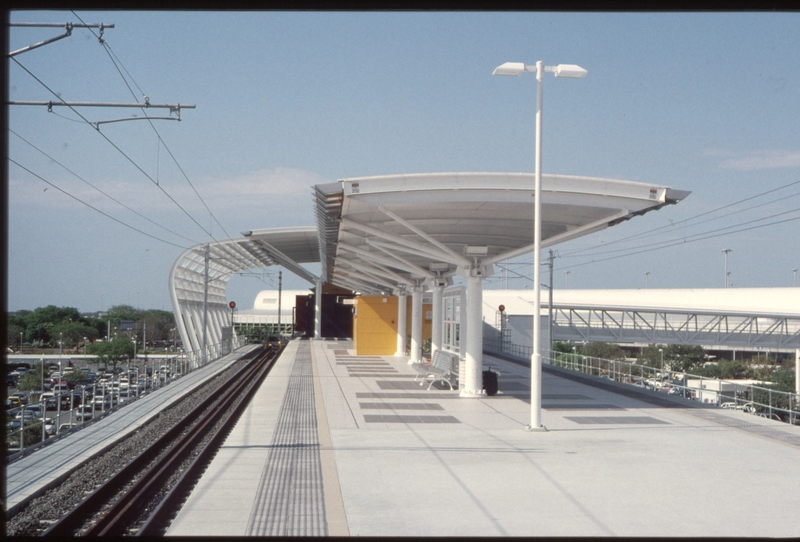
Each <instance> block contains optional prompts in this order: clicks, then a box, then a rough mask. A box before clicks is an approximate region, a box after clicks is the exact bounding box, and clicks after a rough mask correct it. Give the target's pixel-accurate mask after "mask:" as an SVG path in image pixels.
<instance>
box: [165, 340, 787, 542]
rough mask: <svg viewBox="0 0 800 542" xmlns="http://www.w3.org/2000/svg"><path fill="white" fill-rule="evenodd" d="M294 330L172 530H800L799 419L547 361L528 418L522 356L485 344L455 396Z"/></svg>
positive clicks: (783, 533)
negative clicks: (476, 370)
mask: <svg viewBox="0 0 800 542" xmlns="http://www.w3.org/2000/svg"><path fill="white" fill-rule="evenodd" d="M303 342H304V343H305V345H306V346H305V347H303V346H302V344H301V341H293V342H292V343H290V345H289V347H287V350H286V351H285V352H284V354H283V356H282V357H281V359H280V360H279V362H278V363H277V364H276V366H275V367H274V369H273V371H272V373H271V375H270V376H269V377H268V378H267V380H266V382H265V384H264V386H263V387H262V389H261V390H260V391H259V392H258V394H257V396H256V398H255V401H254V403H253V404H252V405H251V406H250V408H249V409H248V410H247V412H246V413H245V414H244V415H243V417H242V418H241V421H240V423H239V426H238V427H237V428H236V429H235V430H234V431H233V432H232V434H231V435H230V437H229V438H228V441H227V442H226V443H225V445H224V447H223V449H222V450H221V451H220V452H219V454H218V455H217V457H216V458H215V460H214V462H213V463H212V464H211V466H210V467H209V469H208V471H207V473H206V477H205V478H204V479H203V480H202V481H201V482H200V483H199V485H198V486H197V488H196V489H195V491H194V493H193V494H192V496H191V497H190V499H189V501H188V502H187V503H186V506H185V507H184V509H183V510H182V511H181V513H180V514H179V515H178V517H177V518H176V519H175V521H174V522H173V525H172V527H171V528H170V530H169V532H168V533H167V534H168V535H170V536H171V535H180V536H220V535H221V536H242V535H264V534H277V535H306V534H321V535H350V536H461V535H465V536H637V537H638V536H726V537H727V536H747V537H752V536H769V537H798V536H800V522H798V521H797V514H798V511H800V484H798V480H800V427H797V426H789V425H786V424H783V423H780V422H775V421H771V420H767V419H763V418H756V417H755V416H752V415H750V414H746V413H742V412H736V411H727V410H723V409H717V408H709V407H708V406H707V405H702V404H698V403H694V402H691V401H685V400H683V399H680V398H672V397H667V396H666V395H665V394H663V393H657V392H649V391H645V390H639V389H634V388H631V387H629V386H625V385H622V384H617V383H615V382H610V381H608V380H601V379H598V378H594V377H586V376H583V375H579V374H576V373H572V372H569V371H562V370H559V369H554V368H546V369H545V373H544V375H543V397H542V405H543V413H542V422H543V424H544V425H545V426H546V428H547V431H546V432H528V431H526V430H525V426H526V425H528V424H529V423H530V402H529V394H530V391H529V390H530V388H529V384H530V383H529V378H530V376H529V375H530V372H529V370H528V369H527V368H525V367H521V366H519V365H515V364H513V363H509V362H506V361H503V360H499V359H496V358H492V357H491V356H485V357H484V364H485V365H490V366H492V367H494V368H495V369H497V370H498V371H499V372H500V373H501V376H500V390H501V391H500V393H498V395H496V396H494V397H483V398H470V399H466V398H460V397H459V396H458V392H457V391H450V390H449V389H443V390H441V389H436V388H434V389H431V390H430V391H426V389H425V388H423V387H420V386H419V385H418V383H415V382H414V376H415V375H416V373H415V372H414V371H413V369H411V368H410V367H409V366H408V365H407V363H406V359H405V358H399V357H381V356H365V357H357V356H354V351H353V350H352V345H351V344H349V343H347V342H336V341H303ZM302 348H306V350H303V349H302ZM304 352H309V353H310V358H311V364H310V366H309V365H308V362H307V361H303V362H302V364H303V365H302V366H303V367H305V368H304V369H302V370H301V369H299V367H301V362H300V358H303V359H305V357H304V356H306V354H304ZM298 354H299V355H300V358H298V359H297V361H295V357H296V356H298ZM299 382H302V383H303V384H297V383H299ZM445 388H446V387H445ZM293 390H294V391H293ZM298 390H305V391H298ZM297 394H303V396H304V397H306V399H304V400H307V398H308V395H309V394H310V396H311V399H310V400H311V403H303V404H301V403H295V402H292V401H291V400H290V398H291V397H292V396H294V395H297ZM306 422H307V423H306ZM309 427H313V428H315V432H316V434H314V435H310V433H309ZM287 428H288V429H287ZM287 432H288V433H292V432H294V433H295V435H294V436H291V435H289V436H287ZM279 433H280V434H281V435H282V436H279V435H278V434H279ZM281 439H282V440H281ZM287 454H288V455H287ZM303 454H305V455H303ZM276 463H279V465H278V466H277V467H276Z"/></svg>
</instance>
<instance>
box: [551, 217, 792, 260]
mask: <svg viewBox="0 0 800 542" xmlns="http://www.w3.org/2000/svg"><path fill="white" fill-rule="evenodd" d="M799 211H800V209H791V210H789V211H783V212H781V213H775V214H772V215H769V216H764V217H761V218H756V219H753V220H748V221H746V222H739V223H737V224H733V225H731V226H725V227H724V228H718V229H716V230H710V231H703V232H700V233H695V234H692V235H689V236H686V235H684V236H683V237H678V238H671V239H666V240H664V241H659V242H656V243H651V244H649V245H638V246H634V247H628V248H619V249H614V250H606V251H601V252H594V253H593V255H597V254H601V255H602V254H613V253H615V252H625V251H629V250H637V249H639V248H644V247H652V248H658V246H657V245H664V244H667V245H668V246H673V245H672V244H671V243H673V242H675V241H679V240H681V239H683V242H688V241H693V240H694V239H692V238H693V237H699V236H702V235H708V234H711V233H717V232H722V231H725V230H729V229H731V228H738V227H740V226H745V225H747V224H754V223H756V222H761V221H762V220H768V219H770V218H777V217H779V216H783V215H787V214H790V213H796V212H799ZM779 223H780V222H775V224H779ZM738 231H746V230H737V232H738ZM729 233H736V232H729ZM723 235H728V234H723ZM705 238H707V237H703V239H705ZM609 244H611V243H609ZM637 254H638V253H637ZM565 257H568V258H580V257H583V256H580V255H575V254H571V255H569V256H565Z"/></svg>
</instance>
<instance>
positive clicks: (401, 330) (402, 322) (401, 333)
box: [394, 290, 407, 356]
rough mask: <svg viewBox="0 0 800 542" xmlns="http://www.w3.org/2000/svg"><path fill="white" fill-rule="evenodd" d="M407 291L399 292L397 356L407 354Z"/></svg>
mask: <svg viewBox="0 0 800 542" xmlns="http://www.w3.org/2000/svg"><path fill="white" fill-rule="evenodd" d="M406 305H407V303H406V292H405V290H401V291H400V292H398V294H397V352H395V354H394V355H395V356H405V355H406Z"/></svg>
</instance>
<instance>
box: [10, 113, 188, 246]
mask: <svg viewBox="0 0 800 542" xmlns="http://www.w3.org/2000/svg"><path fill="white" fill-rule="evenodd" d="M76 122H78V121H76ZM8 131H9V132H11V133H12V134H14V135H15V136H17V137H18V138H20V139H21V140H22V141H24V142H25V143H27V144H28V145H30V146H31V147H33V148H34V149H36V150H37V151H39V152H40V153H41V154H43V155H44V156H45V157H46V158H48V159H49V160H52V161H53V162H54V163H56V164H58V165H59V166H61V167H62V168H64V169H65V170H67V171H68V172H69V173H71V174H72V175H74V176H75V177H77V178H78V179H80V180H81V181H83V182H84V183H86V184H87V185H89V186H91V187H92V188H94V189H95V190H97V191H98V192H100V193H101V194H103V195H104V196H105V197H107V198H108V199H110V200H111V201H113V202H114V203H117V204H119V205H121V206H122V207H124V208H125V209H127V210H129V211H130V212H132V213H134V214H135V215H137V216H139V217H141V218H143V219H145V220H146V221H148V222H150V223H151V224H153V225H154V226H157V227H159V228H161V229H163V230H164V231H167V232H169V233H171V234H173V235H176V236H178V237H180V238H181V239H185V240H187V241H189V242H191V243H195V244H197V243H198V241H195V240H194V239H190V238H189V237H185V236H183V235H181V234H179V233H177V232H174V231H172V230H170V229H169V228H167V227H165V226H162V225H161V224H159V223H157V222H155V221H153V220H151V219H149V218H147V217H146V216H144V215H143V214H141V213H139V212H138V211H135V210H134V209H132V208H130V207H128V206H127V205H125V204H124V203H122V202H121V201H119V200H118V199H116V198H114V197H113V196H111V195H110V194H107V193H106V192H104V191H103V190H101V189H100V188H98V187H96V186H95V185H93V184H92V183H90V182H89V181H87V180H86V179H84V178H83V177H81V176H80V175H78V174H77V173H75V172H74V171H72V170H71V169H69V168H68V167H67V166H65V165H64V164H62V163H61V162H59V161H58V160H56V159H55V158H53V157H52V156H50V155H49V154H47V153H46V152H44V151H43V150H42V149H40V148H39V147H37V146H36V145H34V144H33V143H31V142H30V141H28V140H27V139H25V138H24V137H22V136H21V135H19V134H18V133H17V132H15V131H14V130H12V129H11V128H9V129H8Z"/></svg>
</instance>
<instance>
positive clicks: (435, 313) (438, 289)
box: [431, 281, 444, 359]
mask: <svg viewBox="0 0 800 542" xmlns="http://www.w3.org/2000/svg"><path fill="white" fill-rule="evenodd" d="M431 289H432V290H433V307H432V311H431V312H432V315H431V359H433V354H434V353H435V352H436V351H437V350H441V349H442V325H443V322H444V318H443V316H444V310H442V293H443V292H444V284H443V282H441V283H440V282H439V281H436V282H434V285H433V287H432V288H431Z"/></svg>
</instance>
